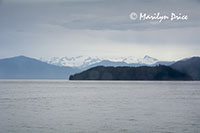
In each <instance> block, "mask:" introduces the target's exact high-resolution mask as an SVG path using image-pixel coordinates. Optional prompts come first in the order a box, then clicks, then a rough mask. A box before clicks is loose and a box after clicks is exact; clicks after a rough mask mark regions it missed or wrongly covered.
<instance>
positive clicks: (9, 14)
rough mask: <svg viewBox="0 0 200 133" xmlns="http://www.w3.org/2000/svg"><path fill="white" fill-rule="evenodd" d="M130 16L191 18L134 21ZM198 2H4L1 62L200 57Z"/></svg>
mask: <svg viewBox="0 0 200 133" xmlns="http://www.w3.org/2000/svg"><path fill="white" fill-rule="evenodd" d="M131 12H135V13H137V14H138V16H139V13H146V14H153V13H157V12H160V13H161V15H169V16H170V14H171V13H176V14H178V13H181V14H182V15H187V16H188V20H179V21H170V20H166V21H163V22H161V23H158V21H157V20H154V21H152V20H146V21H140V20H139V19H137V20H131V19H130V17H129V15H130V13H131ZM199 12H200V0H168V1H167V0H0V58H4V57H11V56H17V55H25V56H30V57H34V58H39V57H54V56H58V57H61V56H78V55H91V56H135V57H143V56H145V55H149V56H152V57H155V58H158V59H160V60H178V59H181V58H185V57H191V56H199V55H200V44H199V42H200V37H199V35H200V14H199Z"/></svg>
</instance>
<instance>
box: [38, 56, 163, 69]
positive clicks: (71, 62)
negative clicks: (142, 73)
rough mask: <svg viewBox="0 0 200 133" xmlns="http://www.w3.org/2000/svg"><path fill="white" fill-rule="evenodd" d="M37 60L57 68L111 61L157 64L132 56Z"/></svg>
mask: <svg viewBox="0 0 200 133" xmlns="http://www.w3.org/2000/svg"><path fill="white" fill-rule="evenodd" d="M39 60H41V61H43V62H47V63H49V64H54V65H57V66H69V67H77V68H85V67H88V66H90V65H93V64H96V63H100V62H102V61H105V60H106V61H112V62H123V63H127V64H132V63H134V64H146V65H153V64H155V63H157V62H159V60H158V59H155V58H152V57H150V56H147V55H146V56H144V57H143V58H136V57H133V56H128V57H98V56H76V57H52V58H40V59H39Z"/></svg>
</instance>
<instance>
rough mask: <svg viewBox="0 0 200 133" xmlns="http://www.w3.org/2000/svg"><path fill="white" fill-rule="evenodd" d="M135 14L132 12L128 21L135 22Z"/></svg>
mask: <svg viewBox="0 0 200 133" xmlns="http://www.w3.org/2000/svg"><path fill="white" fill-rule="evenodd" d="M137 17H138V16H137V13H135V12H132V13H131V14H130V19H131V20H136V19H137Z"/></svg>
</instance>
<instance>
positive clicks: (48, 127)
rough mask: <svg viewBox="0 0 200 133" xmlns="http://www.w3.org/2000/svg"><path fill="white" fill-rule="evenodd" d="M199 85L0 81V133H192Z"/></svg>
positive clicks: (199, 113)
mask: <svg viewBox="0 0 200 133" xmlns="http://www.w3.org/2000/svg"><path fill="white" fill-rule="evenodd" d="M199 86H200V82H197V81H195V82H183V81H176V82H174V81H170V82H168V81H162V82H161V81H155V82H154V81H120V82H118V81H117V82H116V81H112V82H111V81H53V80H51V81H48V80H44V81H36V80H35V81H31V80H26V81H20V80H19V81H9V80H7V81H0V132H2V133H8V132H12V133H14V132H15V133H36V132H45V133H63V132H69V133H93V132H97V133H121V132H123V133H133V132H137V133H144V132H153V133H156V132H158V133H160V132H163V133H164V132H167V133H197V132H200V106H199V105H200V88H199Z"/></svg>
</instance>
